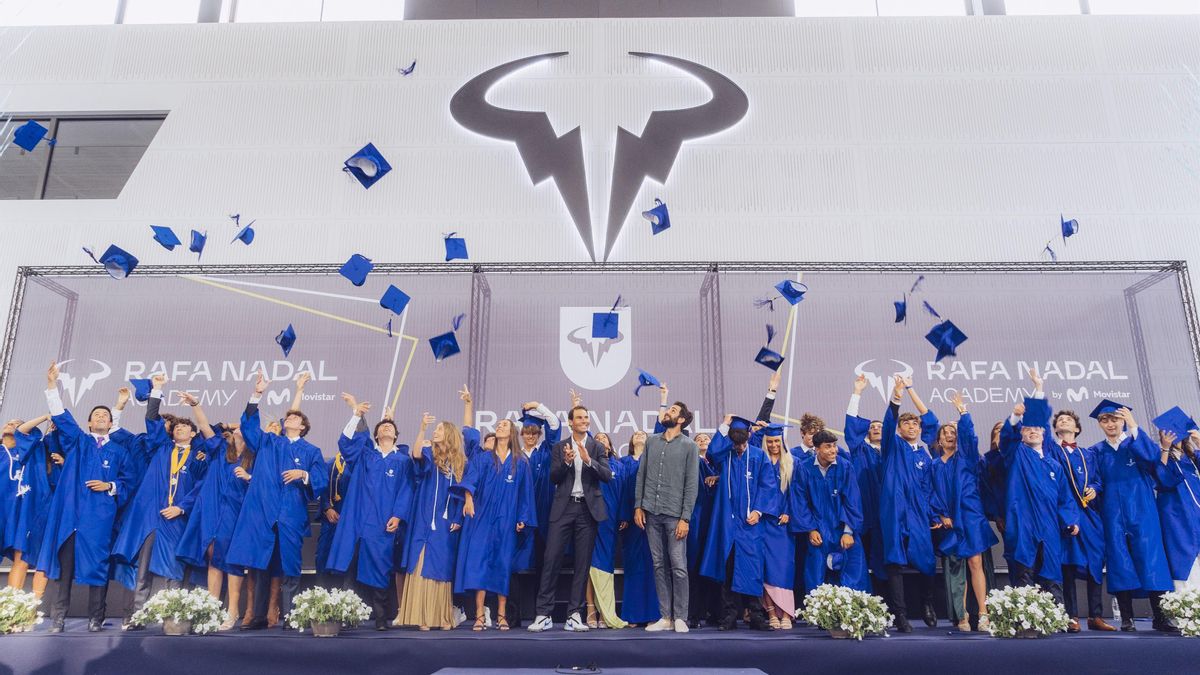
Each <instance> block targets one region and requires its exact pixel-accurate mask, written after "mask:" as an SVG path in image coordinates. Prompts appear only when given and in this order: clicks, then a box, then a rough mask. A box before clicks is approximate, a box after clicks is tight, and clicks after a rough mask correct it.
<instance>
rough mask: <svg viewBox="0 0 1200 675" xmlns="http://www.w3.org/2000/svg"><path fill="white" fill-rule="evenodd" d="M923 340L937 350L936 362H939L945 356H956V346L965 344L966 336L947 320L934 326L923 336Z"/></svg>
mask: <svg viewBox="0 0 1200 675" xmlns="http://www.w3.org/2000/svg"><path fill="white" fill-rule="evenodd" d="M925 339H926V340H928V341H929V344H931V345H933V346H934V347H936V348H937V360H938V361H941V360H942V359H944V358H946V357H947V356H957V355H958V351H957V350H958V346H959V345H961V344H962V343H963V342H966V340H967V335H966V333H963V332H962V331H961V330H959V328H958V326H955V325H954V323H953V322H952V321H950V320H949V319H947V320H945V321H943V322H941V323H939V324H937V325H936V326H934V327H933V328H932V329H931V330H930V331H929V333H927V334H926V335H925Z"/></svg>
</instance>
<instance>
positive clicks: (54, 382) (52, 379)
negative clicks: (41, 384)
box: [46, 361, 58, 389]
mask: <svg viewBox="0 0 1200 675" xmlns="http://www.w3.org/2000/svg"><path fill="white" fill-rule="evenodd" d="M46 384H47V385H48V386H47V387H46V388H47V389H53V388H55V387H56V386H58V364H57V363H55V362H53V361H51V362H50V368H48V369H47V370H46Z"/></svg>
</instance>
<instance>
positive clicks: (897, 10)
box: [878, 0, 967, 16]
mask: <svg viewBox="0 0 1200 675" xmlns="http://www.w3.org/2000/svg"><path fill="white" fill-rule="evenodd" d="M878 6H879V16H966V15H967V4H966V3H965V2H963V0H879V2H878Z"/></svg>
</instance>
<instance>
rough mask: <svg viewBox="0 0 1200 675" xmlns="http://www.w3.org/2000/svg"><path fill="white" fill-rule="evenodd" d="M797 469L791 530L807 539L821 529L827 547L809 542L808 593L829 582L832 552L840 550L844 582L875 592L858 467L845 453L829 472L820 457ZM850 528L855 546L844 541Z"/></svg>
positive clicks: (806, 569) (807, 551)
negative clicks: (864, 534) (865, 545)
mask: <svg viewBox="0 0 1200 675" xmlns="http://www.w3.org/2000/svg"><path fill="white" fill-rule="evenodd" d="M872 451H874V450H873V449H872ZM796 472H797V474H799V479H798V480H797V484H796V485H795V486H793V494H792V495H791V500H790V501H791V504H792V512H793V514H794V515H793V521H792V523H790V529H791V531H792V532H793V533H794V534H795V535H796V536H798V537H802V538H803V539H804V540H805V541H806V542H807V541H808V536H809V533H810V532H812V531H813V530H817V531H819V532H820V533H821V545H820V546H811V545H809V546H807V547H806V550H805V554H804V593H805V595H807V594H808V593H809V592H810V591H812V589H814V588H816V587H817V586H820V585H821V584H823V583H824V582H825V570H826V569H827V568H828V566H827V562H826V561H827V560H828V556H829V554H831V553H834V552H839V551H840V552H841V553H842V555H843V556H844V558H843V563H842V573H841V576H840V580H839V585H841V586H846V587H849V588H854V589H857V590H860V591H868V592H869V591H870V590H871V583H870V579H869V577H868V574H867V569H866V555H865V551H864V550H863V545H862V531H863V527H864V524H863V519H862V500H861V498H860V496H859V493H858V477H857V475H856V474H857V468H856V467H855V466H854V465H853V463H852V461H848V459H847V457H846V456H845V455H843V454H842V453H839V454H838V459H837V461H835V462H834V463H833V464H830V465H829V468H828V469H827V470H826V472H825V475H821V468H820V466H818V465H817V463H816V461H815V459H814V460H810V461H806V462H802V463H797V465H796ZM846 526H849V527H850V529H851V531H852V534H853V536H854V545H853V546H851V547H850V548H848V549H845V550H843V549H842V545H841V539H842V535H843V534H844V533H845V528H846Z"/></svg>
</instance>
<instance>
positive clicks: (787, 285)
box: [775, 279, 808, 305]
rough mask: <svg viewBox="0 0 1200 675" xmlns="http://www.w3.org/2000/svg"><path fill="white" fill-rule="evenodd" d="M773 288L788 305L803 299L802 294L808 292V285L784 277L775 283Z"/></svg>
mask: <svg viewBox="0 0 1200 675" xmlns="http://www.w3.org/2000/svg"><path fill="white" fill-rule="evenodd" d="M775 290H777V291H779V294H780V295H782V296H783V299H784V300H787V301H788V304H789V305H795V304H796V303H798V302H800V301H801V300H803V299H804V294H805V293H807V292H808V286H807V285H805V284H802V283H800V282H799V281H795V280H793V279H784V280H783V281H781V282H779V283H777V284H775Z"/></svg>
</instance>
